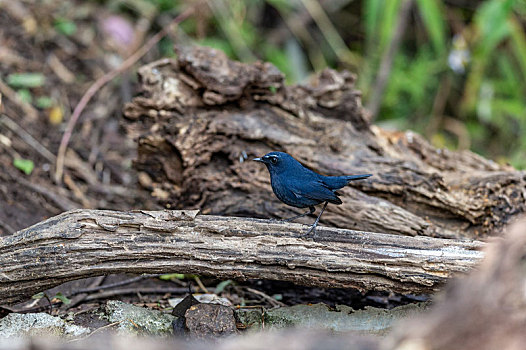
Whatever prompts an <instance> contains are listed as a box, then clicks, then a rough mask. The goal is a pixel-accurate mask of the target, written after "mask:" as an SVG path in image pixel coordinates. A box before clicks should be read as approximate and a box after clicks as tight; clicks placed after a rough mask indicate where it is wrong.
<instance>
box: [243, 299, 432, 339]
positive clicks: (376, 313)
mask: <svg viewBox="0 0 526 350" xmlns="http://www.w3.org/2000/svg"><path fill="white" fill-rule="evenodd" d="M426 306H427V304H426V303H419V304H409V305H404V306H399V307H396V308H394V309H391V310H386V309H379V308H374V307H369V308H365V309H364V310H353V309H352V308H351V307H349V306H345V305H336V308H335V309H331V308H329V306H327V305H325V304H315V305H294V306H291V307H281V308H278V309H273V310H268V311H265V313H264V314H263V315H262V313H261V310H256V309H252V310H243V309H241V310H239V311H237V313H236V314H237V317H238V319H239V320H240V321H241V323H243V324H244V325H245V326H246V327H247V328H250V329H254V330H261V329H263V328H265V329H282V328H287V327H299V328H312V329H325V330H330V331H337V332H347V331H355V332H359V333H363V334H374V335H385V334H387V333H388V332H389V331H390V330H391V328H392V326H393V324H394V323H395V322H396V321H398V320H400V319H405V318H409V317H412V316H415V315H416V314H419V313H420V312H422V311H424V310H425V308H426Z"/></svg>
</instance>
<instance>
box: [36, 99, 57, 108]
mask: <svg viewBox="0 0 526 350" xmlns="http://www.w3.org/2000/svg"><path fill="white" fill-rule="evenodd" d="M36 106H37V107H38V108H41V109H46V108H51V107H52V106H53V99H52V98H51V97H49V96H40V97H39V98H37V100H36Z"/></svg>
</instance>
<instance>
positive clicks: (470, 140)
mask: <svg viewBox="0 0 526 350" xmlns="http://www.w3.org/2000/svg"><path fill="white" fill-rule="evenodd" d="M108 1H109V4H113V6H114V7H116V8H122V7H123V5H125V6H126V7H127V8H128V9H131V10H132V12H134V13H136V14H142V15H143V16H148V18H154V19H155V18H157V17H161V15H164V17H166V15H167V14H169V15H170V16H173V15H175V14H177V13H180V12H181V10H182V9H183V8H186V6H187V4H185V3H184V2H181V1H170V0H108ZM314 1H317V2H318V4H320V5H321V6H318V4H313V2H314ZM407 1H410V0H362V1H350V2H345V1H343V2H340V1H334V2H331V1H325V2H322V1H319V0H300V1H286V0H214V1H208V2H207V3H206V4H207V6H204V7H202V8H200V12H199V15H198V16H193V17H192V18H190V19H189V20H187V21H185V22H184V23H182V24H181V28H180V30H182V31H183V32H184V34H185V35H184V38H185V40H194V41H195V42H196V43H198V44H201V45H207V46H211V47H214V48H217V49H220V50H222V51H224V52H225V53H226V54H227V55H228V56H229V57H231V58H234V59H239V60H241V61H245V62H253V61H255V60H256V59H260V60H263V61H269V62H272V63H273V64H274V65H276V66H277V67H278V68H279V69H280V70H281V71H282V72H284V73H285V74H286V79H287V82H288V83H297V82H299V81H303V80H304V79H305V78H306V77H307V76H308V75H309V74H310V73H311V72H312V71H314V70H320V69H323V68H325V67H327V66H330V67H333V68H337V69H341V68H346V69H350V70H352V71H354V72H356V73H357V75H358V82H357V84H358V87H359V88H360V89H361V90H362V92H363V99H364V105H367V102H368V98H369V96H372V94H371V92H372V90H373V89H375V87H376V84H375V83H376V80H377V75H378V69H379V66H380V63H381V62H382V61H385V58H392V65H391V66H390V69H389V78H388V81H387V85H386V87H385V90H384V91H383V95H382V100H381V105H380V112H379V114H378V115H377V116H376V118H377V120H376V121H377V122H378V123H381V124H382V123H383V124H384V125H389V126H393V127H396V128H399V129H405V128H412V129H414V130H415V131H417V132H419V133H422V134H424V135H425V136H427V137H428V139H429V140H430V141H431V142H433V143H434V144H435V145H436V146H439V147H446V146H447V147H453V148H455V147H470V148H471V149H472V150H474V151H476V152H479V153H482V154H483V155H485V156H489V157H492V158H494V159H496V160H498V161H500V162H510V163H512V164H513V165H515V166H517V167H519V168H524V167H526V97H525V96H526V34H525V32H524V30H523V28H524V26H525V25H526V2H525V1H524V0H521V1H517V0H485V1H481V2H470V4H472V5H473V7H465V6H464V7H462V6H460V5H458V4H457V3H455V2H443V1H440V0H414V1H412V3H411V4H412V5H411V6H412V9H411V11H410V12H409V15H408V17H407V18H406V29H405V32H404V33H403V36H402V41H401V44H400V46H399V47H395V48H394V50H393V49H391V50H390V46H391V45H392V43H393V35H394V34H395V32H396V29H397V27H398V24H399V22H400V20H401V15H402V12H401V11H402V9H403V8H404V6H403V5H404V4H405V3H406V2H407ZM201 10H202V11H201ZM142 12H145V13H146V14H143V13H142ZM156 16H157V17H156ZM163 23H166V22H163ZM171 47H172V42H171V41H169V40H168V39H166V40H163V41H162V42H161V43H160V44H159V49H160V51H161V52H162V53H163V54H164V55H166V56H171V55H173V50H172V49H171ZM392 52H394V55H393V57H387V55H390V54H391V53H392ZM17 87H18V88H26V89H27V88H29V87H31V86H26V85H23V86H20V85H18V86H17ZM271 89H272V88H271ZM37 105H38V102H37ZM453 124H454V126H452V125H453Z"/></svg>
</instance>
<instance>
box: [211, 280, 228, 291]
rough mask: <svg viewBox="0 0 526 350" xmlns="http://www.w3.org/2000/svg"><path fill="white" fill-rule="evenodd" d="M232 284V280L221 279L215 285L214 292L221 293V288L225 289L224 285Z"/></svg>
mask: <svg viewBox="0 0 526 350" xmlns="http://www.w3.org/2000/svg"><path fill="white" fill-rule="evenodd" d="M230 284H232V280H226V281H222V282H220V283H219V284H218V285H217V286H216V289H215V291H214V293H215V294H219V293H221V292H222V291H223V290H225V287H226V286H228V285H230Z"/></svg>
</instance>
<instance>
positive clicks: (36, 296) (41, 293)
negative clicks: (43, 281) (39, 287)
mask: <svg viewBox="0 0 526 350" xmlns="http://www.w3.org/2000/svg"><path fill="white" fill-rule="evenodd" d="M43 297H44V292H40V293H37V294H35V295H33V296H32V297H31V299H42V298H43Z"/></svg>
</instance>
